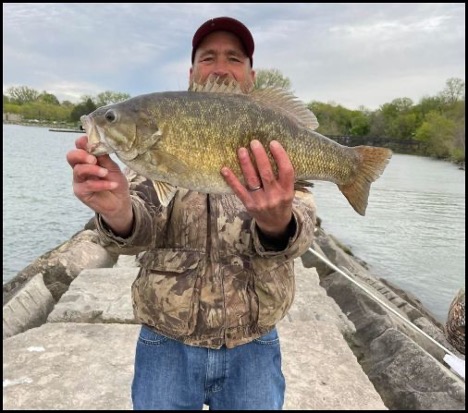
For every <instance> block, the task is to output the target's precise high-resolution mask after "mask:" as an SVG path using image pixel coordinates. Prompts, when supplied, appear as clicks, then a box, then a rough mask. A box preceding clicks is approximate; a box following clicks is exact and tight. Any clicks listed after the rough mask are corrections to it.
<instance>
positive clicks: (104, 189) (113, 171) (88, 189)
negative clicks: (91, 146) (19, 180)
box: [67, 136, 133, 237]
mask: <svg viewBox="0 0 468 413" xmlns="http://www.w3.org/2000/svg"><path fill="white" fill-rule="evenodd" d="M87 142H88V137H87V136H82V137H80V138H78V139H77V140H76V141H75V146H76V149H73V150H71V151H69V152H68V153H67V161H68V163H69V164H70V166H71V167H72V168H73V192H74V193H75V195H76V197H77V198H78V199H79V200H80V201H81V202H83V203H84V204H85V205H87V206H88V207H90V208H91V209H92V210H93V211H95V212H97V213H99V214H101V216H102V218H103V219H104V221H105V222H106V223H107V225H108V226H109V227H110V228H111V229H112V231H113V232H114V233H115V234H116V235H120V236H122V237H127V236H128V235H130V233H131V230H132V226H133V209H132V203H131V199H130V191H129V184H128V181H127V178H126V177H125V175H124V174H123V172H122V171H121V170H120V167H119V165H117V164H116V163H115V162H114V161H113V160H112V159H111V158H110V157H109V155H102V156H98V157H96V156H94V155H91V154H89V153H88V152H86V143H87Z"/></svg>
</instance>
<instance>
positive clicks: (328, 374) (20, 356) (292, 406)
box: [3, 256, 387, 410]
mask: <svg viewBox="0 0 468 413" xmlns="http://www.w3.org/2000/svg"><path fill="white" fill-rule="evenodd" d="M132 260H133V258H132V257H125V256H123V257H122V256H121V257H120V259H119V261H118V263H117V264H116V266H115V267H114V268H107V269H105V268H101V269H87V270H83V271H82V272H81V273H80V275H79V276H78V277H76V279H74V281H73V282H72V283H71V284H70V287H69V289H68V291H67V292H66V293H65V294H63V296H62V297H61V299H60V301H59V302H58V303H57V304H56V305H55V307H54V309H53V310H52V312H51V313H50V314H49V316H48V318H47V322H46V323H45V324H43V325H41V326H39V327H36V328H31V329H29V330H27V331H25V332H23V333H20V334H17V335H14V336H12V337H9V338H6V339H4V341H3V359H4V361H3V407H4V409H7V410H9V409H23V410H27V409H41V410H42V409H54V410H72V409H80V410H81V409H86V410H88V409H89V410H101V409H102V410H104V409H106V410H128V409H131V408H132V404H131V398H130V386H131V381H132V376H133V359H134V354H135V345H136V341H137V338H138V333H139V325H137V324H135V321H134V319H133V311H132V306H131V299H130V286H131V283H132V281H133V280H134V278H135V276H136V274H137V271H138V269H137V268H136V267H134V266H133V263H132ZM295 265H296V280H297V285H296V298H295V301H294V304H293V307H292V308H291V309H290V311H289V313H288V315H287V316H286V318H285V319H283V320H282V321H281V322H280V324H279V325H278V329H279V333H280V340H281V347H282V354H283V373H284V375H285V377H286V399H285V405H284V409H286V410H312V409H313V410H387V408H386V407H385V405H384V403H383V402H382V399H381V397H380V396H379V394H378V393H377V391H376V390H375V388H374V386H373V384H372V383H371V381H370V380H369V379H368V377H367V376H366V374H365V373H364V372H363V370H362V368H361V366H360V365H359V363H358V361H357V359H356V357H355V356H354V354H353V352H352V351H351V349H350V347H349V345H348V343H347V342H346V340H345V337H346V336H347V335H349V334H352V333H353V331H354V326H353V324H352V323H351V322H350V321H349V320H348V319H347V318H346V316H345V315H344V314H343V313H342V312H341V310H340V308H339V307H338V306H337V304H336V303H335V301H334V300H332V299H331V298H329V297H328V296H327V294H326V292H325V290H324V289H323V288H322V287H320V285H319V278H318V274H317V272H316V270H315V268H304V267H303V265H302V262H301V260H300V259H297V260H296V261H295Z"/></svg>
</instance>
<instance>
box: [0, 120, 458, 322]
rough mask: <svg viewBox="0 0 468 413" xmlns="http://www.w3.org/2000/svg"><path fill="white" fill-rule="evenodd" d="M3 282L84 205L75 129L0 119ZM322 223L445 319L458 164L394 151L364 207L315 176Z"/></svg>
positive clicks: (75, 227) (75, 222)
mask: <svg viewBox="0 0 468 413" xmlns="http://www.w3.org/2000/svg"><path fill="white" fill-rule="evenodd" d="M3 136H4V138H3V160H4V164H3V181H4V189H3V191H4V192H3V213H4V215H3V246H4V249H3V282H6V281H8V280H10V279H11V278H13V277H14V276H15V275H16V273H17V272H18V271H20V270H22V269H23V268H24V267H26V266H27V265H29V264H30V263H31V262H32V261H34V260H35V259H36V258H37V257H39V256H40V255H42V254H43V253H45V252H47V251H49V250H50V249H53V248H55V247H56V246H57V245H59V244H60V243H62V242H64V241H66V240H68V239H69V238H70V237H71V236H72V235H73V234H75V233H76V232H77V231H79V230H81V229H83V226H84V224H85V223H86V222H87V221H88V220H89V219H90V218H91V217H92V216H93V213H92V212H91V211H90V210H89V209H88V208H87V207H86V206H85V205H83V204H82V203H81V202H80V201H78V199H77V198H75V196H74V195H73V191H72V170H71V168H70V166H69V165H68V163H67V161H66V153H67V152H68V151H69V150H70V149H71V148H73V147H74V141H75V139H76V138H77V137H79V136H80V135H79V134H76V133H67V132H49V130H48V129H47V128H38V127H27V126H17V125H3ZM314 196H315V199H316V203H317V208H318V215H319V216H320V218H322V220H323V223H322V226H323V227H324V229H325V230H326V231H327V232H328V233H330V234H333V235H334V236H336V237H337V238H338V239H339V240H340V241H342V242H343V243H344V244H346V245H348V246H350V247H351V250H352V251H353V253H354V254H355V255H356V256H358V257H360V258H362V259H363V260H365V261H366V262H367V263H368V264H369V265H370V268H371V271H372V272H373V273H374V274H375V275H377V276H380V277H383V278H386V279H388V280H389V281H391V282H393V283H395V284H396V285H398V286H400V287H401V288H403V289H405V290H407V291H409V292H411V293H413V294H414V295H415V296H416V297H418V298H419V299H420V300H421V301H422V302H423V304H425V305H426V307H427V308H428V309H429V310H430V311H432V312H433V313H434V315H435V316H436V317H437V318H438V319H439V320H440V321H442V322H443V321H445V319H446V316H447V310H448V306H449V304H450V301H451V300H452V298H453V296H454V294H455V291H456V290H458V288H460V287H461V286H464V285H465V278H464V274H465V172H464V171H460V170H458V169H457V167H456V166H454V165H452V164H450V163H448V162H443V161H436V160H431V159H428V158H422V157H418V156H409V155H394V156H393V158H392V160H391V162H390V164H389V166H388V167H387V169H386V171H385V172H384V174H383V176H382V177H381V178H380V179H379V180H377V181H376V182H375V183H374V184H373V185H372V187H371V192H370V197H369V205H368V208H367V212H366V216H365V217H361V216H360V215H358V214H357V213H356V212H355V211H354V210H353V209H352V208H351V206H350V205H349V204H348V202H347V200H346V199H345V198H344V196H343V195H341V193H340V192H339V190H338V188H337V187H336V185H334V184H331V183H329V182H321V181H320V182H315V187H314Z"/></svg>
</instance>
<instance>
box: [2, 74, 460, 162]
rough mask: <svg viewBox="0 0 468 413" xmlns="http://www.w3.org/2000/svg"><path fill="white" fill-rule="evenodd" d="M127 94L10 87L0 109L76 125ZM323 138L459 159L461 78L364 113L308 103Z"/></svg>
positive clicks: (280, 79)
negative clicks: (67, 95)
mask: <svg viewBox="0 0 468 413" xmlns="http://www.w3.org/2000/svg"><path fill="white" fill-rule="evenodd" d="M255 87H256V88H263V87H279V88H282V89H285V90H288V91H291V81H290V80H289V78H287V77H285V76H284V75H283V74H282V73H281V72H280V71H279V70H277V69H259V70H257V77H256V81H255ZM130 97H131V96H130V95H129V94H128V93H120V92H112V91H106V92H102V93H99V94H98V95H96V96H88V95H84V96H82V97H81V99H80V101H79V102H78V103H77V104H74V103H72V102H70V101H67V100H65V101H63V102H59V100H58V99H57V97H56V96H55V95H53V94H51V93H48V92H46V91H43V92H38V91H36V90H34V89H31V88H29V87H27V86H19V87H17V86H14V87H10V88H9V89H7V90H6V92H5V93H4V94H3V112H4V113H14V114H19V115H21V116H22V118H23V119H24V120H31V119H37V120H40V121H46V122H49V123H50V122H57V123H62V124H69V123H73V124H75V125H76V124H77V123H78V122H79V119H80V117H81V116H82V115H85V114H88V113H90V112H92V111H93V110H95V109H96V108H98V107H100V106H103V105H107V104H111V103H116V102H120V101H123V100H126V99H128V98H130ZM307 106H308V108H309V109H310V110H311V111H312V112H314V114H315V115H316V116H317V119H318V120H319V123H320V126H319V128H318V129H317V132H319V133H321V134H323V135H325V136H331V137H333V136H349V137H351V138H352V137H373V138H388V139H391V140H392V141H402V142H403V141H408V140H413V141H416V142H418V143H420V145H417V146H414V147H412V149H410V150H407V151H406V153H414V154H418V155H423V156H431V157H435V158H440V159H450V160H453V161H456V162H464V161H465V82H464V81H463V80H462V79H459V78H450V79H448V80H447V81H446V84H445V88H444V89H443V90H442V91H440V92H439V93H438V94H437V95H435V96H425V97H423V98H422V99H420V101H419V102H418V103H414V102H413V101H412V100H411V99H409V98H407V97H402V98H397V99H394V100H392V101H391V102H389V103H384V104H383V105H381V106H380V107H379V109H377V110H374V111H370V110H368V109H366V108H365V107H363V106H362V107H360V108H359V109H358V110H350V109H347V108H345V107H343V106H341V105H339V104H335V103H324V102H318V101H311V102H310V103H308V105H307Z"/></svg>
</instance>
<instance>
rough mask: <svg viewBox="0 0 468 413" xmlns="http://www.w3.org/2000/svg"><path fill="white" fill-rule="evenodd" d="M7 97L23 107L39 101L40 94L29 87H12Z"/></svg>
mask: <svg viewBox="0 0 468 413" xmlns="http://www.w3.org/2000/svg"><path fill="white" fill-rule="evenodd" d="M7 95H8V96H9V97H10V99H11V101H12V102H14V103H17V104H18V105H23V104H25V103H29V102H34V101H35V100H37V98H38V97H39V92H38V91H37V90H34V89H31V88H29V87H27V86H11V87H9V88H8V89H7Z"/></svg>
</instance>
